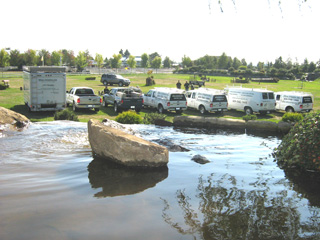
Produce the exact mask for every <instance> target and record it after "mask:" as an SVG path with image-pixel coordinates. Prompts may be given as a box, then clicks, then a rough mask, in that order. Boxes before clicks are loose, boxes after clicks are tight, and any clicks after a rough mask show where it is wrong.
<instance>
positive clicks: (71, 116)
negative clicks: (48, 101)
mask: <svg viewBox="0 0 320 240" xmlns="http://www.w3.org/2000/svg"><path fill="white" fill-rule="evenodd" d="M54 120H71V121H77V122H78V121H79V119H78V116H77V115H76V114H75V113H74V112H73V111H71V110H69V109H67V108H66V109H64V110H62V111H57V112H55V113H54Z"/></svg>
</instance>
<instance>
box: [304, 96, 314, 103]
mask: <svg viewBox="0 0 320 240" xmlns="http://www.w3.org/2000/svg"><path fill="white" fill-rule="evenodd" d="M302 103H312V97H303V99H302Z"/></svg>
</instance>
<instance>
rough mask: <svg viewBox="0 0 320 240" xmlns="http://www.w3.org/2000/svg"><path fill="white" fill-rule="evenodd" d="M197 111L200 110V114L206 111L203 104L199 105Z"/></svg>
mask: <svg viewBox="0 0 320 240" xmlns="http://www.w3.org/2000/svg"><path fill="white" fill-rule="evenodd" d="M199 111H200V113H201V114H205V113H206V112H207V111H206V108H205V107H204V106H203V105H200V106H199Z"/></svg>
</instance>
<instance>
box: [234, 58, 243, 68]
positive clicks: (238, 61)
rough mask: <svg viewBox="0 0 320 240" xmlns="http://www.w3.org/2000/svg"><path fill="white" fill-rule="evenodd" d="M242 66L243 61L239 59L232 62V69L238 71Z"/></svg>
mask: <svg viewBox="0 0 320 240" xmlns="http://www.w3.org/2000/svg"><path fill="white" fill-rule="evenodd" d="M241 65H242V63H241V61H240V60H239V59H238V58H236V57H235V58H234V59H233V62H232V67H233V68H234V69H238V68H239V67H240V66H241Z"/></svg>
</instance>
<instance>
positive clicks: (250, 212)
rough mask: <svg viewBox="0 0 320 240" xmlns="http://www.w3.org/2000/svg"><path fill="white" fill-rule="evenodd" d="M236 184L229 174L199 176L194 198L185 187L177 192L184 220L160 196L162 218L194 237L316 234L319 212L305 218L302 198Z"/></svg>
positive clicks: (305, 235)
mask: <svg viewBox="0 0 320 240" xmlns="http://www.w3.org/2000/svg"><path fill="white" fill-rule="evenodd" d="M237 185H238V184H237V180H236V179H235V178H234V177H232V176H229V175H228V174H225V175H223V176H221V177H220V178H217V176H214V175H211V176H209V177H208V178H207V179H203V178H202V177H200V178H199V182H198V188H197V192H198V193H197V194H196V196H195V197H196V201H195V200H194V199H192V197H191V196H189V195H188V194H186V193H185V191H184V190H178V191H177V192H176V198H177V202H178V205H179V207H180V211H181V214H182V216H183V221H182V222H177V221H175V219H177V217H176V213H175V216H172V215H171V214H170V211H171V206H170V204H169V203H168V201H167V200H166V199H163V201H164V205H165V207H164V210H163V212H164V214H163V217H164V220H165V221H166V222H167V223H168V224H170V225H171V226H172V227H173V228H175V229H177V231H178V232H180V233H181V234H192V235H194V236H197V239H308V237H309V236H313V237H312V239H315V238H314V237H316V236H318V237H319V232H320V225H319V217H320V216H319V212H317V213H316V212H314V213H313V214H314V215H311V216H310V218H309V219H308V221H304V220H303V219H302V218H303V217H301V213H300V211H299V209H298V206H299V202H300V200H301V199H299V198H288V194H289V193H288V191H280V192H279V193H278V194H274V193H273V194H272V193H270V189H269V188H265V187H263V186H259V188H260V187H261V189H260V190H259V191H256V190H251V191H246V190H244V189H240V188H239V187H238V186H237ZM226 186H228V187H226ZM195 202H196V203H197V204H196V205H194V204H193V203H195ZM175 212H176V211H175Z"/></svg>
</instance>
